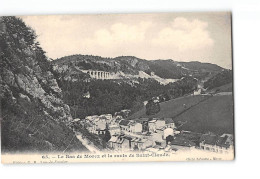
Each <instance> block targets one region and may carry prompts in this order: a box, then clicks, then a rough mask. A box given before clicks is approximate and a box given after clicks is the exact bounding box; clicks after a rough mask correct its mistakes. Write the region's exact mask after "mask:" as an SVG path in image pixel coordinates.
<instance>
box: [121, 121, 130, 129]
mask: <svg viewBox="0 0 260 179" xmlns="http://www.w3.org/2000/svg"><path fill="white" fill-rule="evenodd" d="M129 123H130V121H129V120H125V119H123V120H121V121H120V122H119V126H120V129H121V130H122V132H123V131H128V132H130V127H129Z"/></svg>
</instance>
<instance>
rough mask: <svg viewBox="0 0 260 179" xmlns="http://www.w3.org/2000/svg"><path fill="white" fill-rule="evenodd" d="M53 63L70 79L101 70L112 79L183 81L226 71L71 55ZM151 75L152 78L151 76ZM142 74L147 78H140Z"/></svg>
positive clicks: (168, 62)
mask: <svg viewBox="0 0 260 179" xmlns="http://www.w3.org/2000/svg"><path fill="white" fill-rule="evenodd" d="M52 64H53V66H54V69H55V70H56V71H57V72H59V73H62V72H64V73H65V72H66V75H67V76H68V75H69V74H72V73H76V74H82V72H83V73H84V70H99V71H106V72H110V73H111V74H112V76H111V77H112V79H118V78H119V79H125V78H138V77H141V78H153V76H157V78H158V77H159V78H162V79H181V78H182V77H187V76H193V77H195V78H198V79H202V78H204V77H206V76H208V75H212V74H217V73H219V72H221V70H223V68H221V67H219V66H217V65H215V64H209V63H200V62H177V61H173V60H145V59H140V58H137V57H133V56H120V57H116V58H104V57H100V56H92V55H71V56H66V57H62V58H59V59H56V60H53V61H52ZM152 72H153V75H151V74H152ZM140 73H141V74H145V75H140ZM154 79H155V80H156V78H154Z"/></svg>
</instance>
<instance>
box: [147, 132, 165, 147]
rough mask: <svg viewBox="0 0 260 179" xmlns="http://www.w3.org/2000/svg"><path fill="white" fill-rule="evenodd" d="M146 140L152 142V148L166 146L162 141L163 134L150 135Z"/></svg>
mask: <svg viewBox="0 0 260 179" xmlns="http://www.w3.org/2000/svg"><path fill="white" fill-rule="evenodd" d="M147 139H149V140H151V141H152V142H153V146H155V145H159V146H161V147H165V146H166V140H164V139H163V133H152V134H151V135H150V136H148V137H147Z"/></svg>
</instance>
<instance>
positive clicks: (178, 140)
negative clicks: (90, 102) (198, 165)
mask: <svg viewBox="0 0 260 179" xmlns="http://www.w3.org/2000/svg"><path fill="white" fill-rule="evenodd" d="M130 112H131V111H130V110H127V109H126V110H121V111H120V112H116V113H115V114H114V115H112V114H102V115H99V116H98V115H92V116H86V117H85V119H79V118H76V119H74V120H73V121H72V122H71V124H72V125H75V124H77V125H78V126H80V127H81V129H83V131H84V130H85V131H86V132H88V133H90V134H92V135H93V136H98V137H100V138H102V139H103V140H104V141H103V142H104V143H105V147H104V148H105V149H106V150H109V151H115V152H128V151H144V152H150V153H160V152H164V153H165V152H166V153H167V152H168V153H178V152H181V151H189V150H192V149H198V150H201V151H207V152H215V153H219V154H228V153H231V152H233V149H234V147H233V135H232V134H222V135H216V134H213V133H211V132H208V133H205V134H201V133H195V132H192V131H184V130H179V129H178V128H179V127H180V126H181V125H184V124H183V123H178V122H174V121H173V119H172V118H138V119H131V120H129V119H127V118H128V115H129V113H130ZM90 141H91V139H90ZM98 150H102V149H98Z"/></svg>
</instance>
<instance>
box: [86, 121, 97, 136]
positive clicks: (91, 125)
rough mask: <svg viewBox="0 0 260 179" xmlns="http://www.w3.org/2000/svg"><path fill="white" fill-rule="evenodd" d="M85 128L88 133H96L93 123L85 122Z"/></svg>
mask: <svg viewBox="0 0 260 179" xmlns="http://www.w3.org/2000/svg"><path fill="white" fill-rule="evenodd" d="M85 128H86V129H87V130H88V131H89V132H90V133H92V134H93V133H96V126H95V125H93V124H92V123H90V122H86V123H85Z"/></svg>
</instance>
